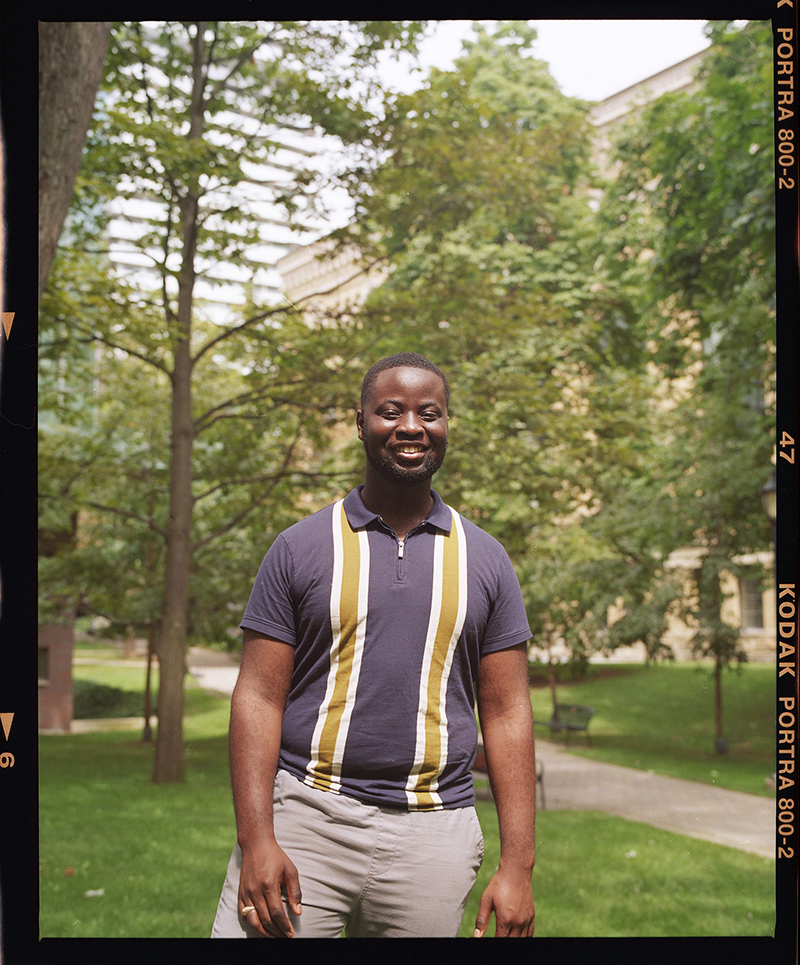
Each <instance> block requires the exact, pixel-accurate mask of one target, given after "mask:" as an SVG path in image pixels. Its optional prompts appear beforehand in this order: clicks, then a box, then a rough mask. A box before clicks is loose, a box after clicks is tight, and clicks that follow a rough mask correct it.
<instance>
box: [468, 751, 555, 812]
mask: <svg viewBox="0 0 800 965" xmlns="http://www.w3.org/2000/svg"><path fill="white" fill-rule="evenodd" d="M472 770H473V772H475V773H478V774H487V775H488V773H489V769H488V767H487V765H486V752H485V751H484V749H483V738H482V737H481V735H480V734H478V750H477V752H476V754H475V763H474V764H473V765H472ZM481 792H482V793H481ZM475 796H476V797H485V798H487V799H491V797H492V791H491V788H483V789H480V791H479V789H478V788H476V789H475ZM536 806H537V808H539V809H540V810H542V811H544V809H545V800H544V764H543V763H542V761H540V760H538V759H537V761H536Z"/></svg>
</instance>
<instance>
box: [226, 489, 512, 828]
mask: <svg viewBox="0 0 800 965" xmlns="http://www.w3.org/2000/svg"><path fill="white" fill-rule="evenodd" d="M361 488H362V487H360V486H359V487H357V488H356V489H354V490H352V492H350V493H349V494H348V495H347V496H346V497H345V498H344V499H343V500H339V501H338V502H336V503H334V504H333V505H331V506H327V507H326V508H325V509H322V510H320V511H319V512H317V513H315V514H314V515H312V516H309V517H308V518H306V519H304V520H302V521H300V522H299V523H296V524H295V525H294V526H291V527H290V528H289V529H287V530H286V531H285V532H283V533H282V534H281V535H280V536H279V537H278V538H277V539H276V541H275V542H274V543H273V545H272V546H271V547H270V549H269V552H268V553H267V555H266V556H265V558H264V561H263V562H262V564H261V567H260V568H259V571H258V576H257V578H256V582H255V585H254V587H253V590H252V593H251V595H250V600H249V602H248V604H247V609H246V611H245V615H244V617H243V619H242V624H241V625H242V627H243V628H248V629H251V630H254V631H256V632H257V633H260V634H262V635H264V636H268V637H272V638H274V639H277V640H280V641H282V642H284V643H288V644H291V645H292V646H293V647H294V648H295V661H294V672H293V675H292V681H291V688H290V692H289V697H288V700H287V704H286V709H285V712H284V718H283V734H282V739H281V755H280V766H281V767H283V768H284V769H286V770H287V771H289V772H290V773H292V774H294V775H295V776H296V777H297V778H299V779H300V780H302V781H304V782H305V783H306V784H308V785H309V786H311V787H314V788H318V789H319V790H322V791H329V792H334V793H341V794H345V795H349V796H351V797H354V798H356V799H358V800H361V801H365V802H367V803H371V804H379V805H384V806H390V807H399V808H404V809H408V810H436V809H440V808H454V807H464V806H467V805H470V804H472V803H473V801H474V790H473V785H472V773H471V768H472V764H473V762H474V758H475V749H476V742H477V725H476V721H475V709H474V708H475V681H476V679H477V677H478V672H479V667H480V660H481V657H482V656H483V655H484V654H486V653H491V652H493V651H496V650H503V649H507V648H509V647H513V646H516V645H517V644H519V643H524V642H525V641H527V640H528V639H529V637H530V630H529V628H528V621H527V617H526V614H525V608H524V605H523V602H522V593H521V592H520V587H519V582H518V580H517V576H516V574H515V572H514V569H513V567H512V565H511V561H510V560H509V558H508V555H507V554H506V552H505V550H504V549H503V547H502V546H501V545H500V544H499V543H498V542H497V540H495V539H494V538H493V537H492V536H489V534H488V533H485V532H484V531H483V530H481V529H479V528H478V527H477V526H475V525H474V524H473V523H471V522H469V521H468V520H466V519H464V518H463V517H462V516H460V515H459V514H458V513H457V512H455V510H453V509H451V508H450V507H449V506H447V505H445V503H444V502H443V501H442V499H441V498H440V496H439V495H438V493H436V492H433V493H432V495H433V500H434V505H433V509H432V510H431V512H430V513H429V514H428V516H427V517H426V519H425V520H424V521H423V522H422V523H421V524H420V525H419V526H417V527H416V528H415V529H413V530H412V531H411V532H410V533H408V535H407V536H406V537H405V539H404V540H402V541H400V540H398V538H397V536H396V534H395V533H394V531H393V530H392V529H391V528H390V527H389V526H388V525H386V524H385V523H384V522H383V520H382V519H381V518H380V517H379V516H377V515H376V514H375V513H372V512H370V510H368V509H367V507H366V506H365V505H364V503H363V502H362V500H361Z"/></svg>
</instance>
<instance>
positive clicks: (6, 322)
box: [3, 312, 16, 338]
mask: <svg viewBox="0 0 800 965" xmlns="http://www.w3.org/2000/svg"><path fill="white" fill-rule="evenodd" d="M15 315H16V312H3V328H4V329H5V330H6V338H10V337H11V325H12V324H13V322H14V316H15Z"/></svg>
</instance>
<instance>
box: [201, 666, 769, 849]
mask: <svg viewBox="0 0 800 965" xmlns="http://www.w3.org/2000/svg"><path fill="white" fill-rule="evenodd" d="M189 669H190V672H191V674H192V676H194V677H195V678H196V679H197V681H198V682H199V683H200V685H201V686H202V687H204V688H205V689H207V690H213V691H216V692H218V693H223V694H231V693H232V692H233V686H234V684H235V683H236V676H237V674H238V661H237V659H236V658H235V657H231V656H229V655H227V654H221V653H209V652H208V651H204V650H195V649H193V650H191V651H190V653H189ZM536 750H537V757H538V760H539V762H540V764H542V765H543V766H544V781H543V784H544V795H543V796H544V806H545V808H546V810H548V811H561V810H573V811H603V812H605V813H607V814H615V815H617V816H618V817H622V818H627V819H629V820H631V821H639V822H641V823H642V824H649V825H652V826H653V827H656V828H662V829H664V830H666V831H674V832H677V833H678V834H685V835H688V836H689V837H692V838H700V839H701V840H704V841H711V842H713V843H714V844H722V845H727V846H728V847H731V848H738V849H740V850H741V851H748V852H750V853H752V854H757V855H761V856H763V857H766V858H774V857H775V803H774V800H773V799H772V798H770V797H760V796H759V795H756V794H743V793H741V792H739V791H727V790H724V789H722V788H718V787H714V786H713V785H710V784H701V783H699V782H697V781H684V780H681V779H679V778H674V777H664V776H662V775H659V774H651V773H650V772H648V771H640V770H636V769H635V768H632V767H619V766H617V765H616V764H603V763H600V762H598V761H592V760H589V759H588V758H585V757H579V756H577V755H575V754H571V753H569V752H567V751H566V750H564V748H563V745H560V744H557V743H555V742H554V741H550V740H542V739H539V740H537V746H536ZM765 777H766V775H765ZM540 803H541V802H540Z"/></svg>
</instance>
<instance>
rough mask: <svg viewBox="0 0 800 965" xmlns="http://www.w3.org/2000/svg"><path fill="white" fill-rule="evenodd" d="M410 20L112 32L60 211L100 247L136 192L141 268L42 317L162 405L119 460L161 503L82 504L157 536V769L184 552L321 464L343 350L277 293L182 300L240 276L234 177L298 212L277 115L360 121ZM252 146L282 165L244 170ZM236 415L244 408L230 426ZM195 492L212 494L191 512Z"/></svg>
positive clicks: (176, 681)
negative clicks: (160, 490)
mask: <svg viewBox="0 0 800 965" xmlns="http://www.w3.org/2000/svg"><path fill="white" fill-rule="evenodd" d="M418 30H419V27H418V25H415V24H406V23H404V22H388V21H376V22H366V21H364V22H355V21H352V22H348V23H347V24H342V23H338V22H335V21H317V22H314V21H311V22H305V23H279V22H260V23H258V24H247V23H236V24H231V23H195V24H190V23H164V24H158V25H144V24H122V25H117V26H116V27H115V30H114V32H113V34H112V38H111V48H110V55H109V60H108V63H107V67H106V79H105V84H104V91H103V97H102V101H101V105H102V106H101V110H100V111H99V112H98V114H97V116H96V123H95V125H94V128H93V130H92V131H91V133H90V137H89V141H88V144H87V150H86V154H85V159H84V167H83V175H82V180H81V183H80V184H79V188H78V193H77V197H76V206H75V217H74V224H75V230H76V232H77V233H78V240H79V243H80V244H83V245H85V246H91V247H92V248H93V249H94V250H96V251H97V250H98V246H97V244H96V242H95V243H94V244H92V240H91V235H92V234H94V235H95V237H96V232H95V233H92V232H90V231H88V230H87V229H88V227H89V226H90V225H91V224H92V223H93V219H94V218H95V217H96V216H99V218H100V220H101V221H103V220H104V219H106V218H107V214H108V205H112V204H116V205H119V202H120V200H121V199H122V200H124V199H128V200H131V199H133V200H135V201H136V202H138V203H139V204H140V210H139V211H138V212H135V213H134V214H133V215H132V216H130V215H129V216H128V226H129V231H128V233H129V236H130V240H129V242H128V244H129V246H130V247H132V248H133V249H135V250H136V251H138V252H139V253H140V256H144V258H145V259H147V260H149V261H150V262H151V264H152V266H153V270H154V272H155V275H154V277H155V284H153V286H152V288H150V289H147V288H143V287H141V279H140V278H139V279H136V285H135V286H134V285H131V286H125V285H124V284H123V282H122V281H121V280H120V279H116V280H115V284H114V287H113V288H111V289H110V290H109V289H107V288H106V289H104V290H102V291H98V290H96V289H95V288H94V282H93V281H91V282H89V286H88V288H89V290H84V291H82V292H81V291H80V286H78V291H77V292H75V291H74V290H73V293H74V294H76V295H77V300H78V301H79V302H80V300H81V297H83V298H84V299H85V298H87V296H88V297H90V298H95V299H96V300H97V302H98V303H102V304H97V305H96V306H95V307H96V308H97V309H98V310H97V311H92V312H81V313H77V312H76V313H75V314H74V315H73V314H72V313H71V311H69V310H67V311H64V312H62V313H60V314H58V315H57V316H56V319H55V321H57V323H58V324H59V325H61V326H64V325H67V324H69V325H70V326H71V329H72V330H71V333H70V334H71V340H72V341H73V342H74V344H76V345H79V344H81V343H82V342H86V343H94V344H99V345H101V346H103V352H105V353H107V361H110V362H111V363H112V364H116V363H117V362H118V361H122V360H123V359H124V361H125V363H126V364H127V365H129V366H131V367H132V368H133V369H135V370H136V371H137V375H136V376H133V375H132V379H133V380H134V381H135V380H136V379H139V380H141V378H142V371H143V369H144V370H149V372H150V373H152V376H151V377H155V379H156V380H157V381H158V383H159V389H158V397H159V398H161V399H163V400H164V402H165V404H166V412H167V413H168V416H167V424H168V425H169V431H168V438H169V446H168V451H167V453H164V452H163V448H161V447H162V445H163V443H162V442H161V440H157V442H158V448H159V451H160V454H161V456H162V458H161V459H155V460H154V462H155V463H157V464H158V465H154V466H152V467H151V471H150V472H149V473H148V472H145V473H142V474H140V478H139V479H138V480H134V479H132V478H130V477H128V478H127V479H125V484H126V485H127V486H128V487H129V489H132V490H136V491H138V492H142V491H147V490H148V489H149V490H150V491H154V485H155V484H156V481H157V480H158V479H162V480H163V481H164V483H165V484H166V485H168V488H169V503H168V507H165V508H164V509H163V511H162V513H163V515H162V517H161V522H160V523H158V522H157V521H156V518H151V515H150V512H149V510H148V509H147V506H148V503H147V502H146V501H145V502H141V501H140V502H139V503H131V501H130V498H131V496H134V495H135V492H129V493H128V495H127V496H126V494H125V493H124V492H120V491H119V490H121V489H122V488H123V487H122V486H118V492H117V494H116V495H113V493H112V494H111V498H110V499H109V500H108V502H107V503H104V504H103V505H102V507H97V506H95V507H94V510H95V512H97V513H100V514H101V517H98V519H99V522H100V523H101V524H102V523H103V521H104V520H105V521H107V520H108V519H109V518H116V519H120V518H124V519H127V520H129V521H130V522H131V523H134V524H136V525H137V526H139V527H140V528H141V530H142V531H143V532H145V533H150V534H153V533H156V534H160V535H161V536H162V537H163V541H164V562H163V571H162V572H163V583H162V590H161V593H160V600H159V606H158V611H159V613H160V619H159V626H158V633H157V641H156V648H157V654H158V659H159V667H160V688H159V697H158V720H159V726H158V732H157V740H156V756H155V766H154V780H155V781H157V782H171V781H179V780H181V779H182V777H183V740H182V717H183V679H184V673H185V652H186V641H187V634H188V632H189V613H190V606H191V600H192V597H191V594H192V586H191V572H192V561H193V559H195V560H197V559H198V558H199V557H200V555H201V551H203V550H204V549H205V547H207V546H209V545H210V544H211V542H212V540H214V539H221V538H224V536H225V535H226V534H229V533H230V532H231V531H232V528H233V525H234V523H233V521H235V522H236V523H237V524H239V525H241V526H243V525H244V522H245V520H246V519H247V518H248V517H249V516H251V515H252V513H253V512H254V511H255V510H258V509H259V508H260V507H262V506H263V504H264V502H265V500H266V498H267V496H268V495H270V494H272V495H275V494H276V492H280V493H285V488H286V487H287V486H288V480H290V479H291V478H292V475H293V474H295V475H298V474H303V473H306V474H307V475H313V473H314V472H324V465H323V463H324V459H317V460H316V462H314V460H313V459H311V458H310V456H309V453H310V452H311V446H310V444H309V442H310V440H314V439H315V438H319V435H320V433H321V432H322V431H324V429H325V425H326V420H327V419H329V417H330V413H331V412H332V411H339V409H338V408H337V407H340V406H341V402H342V382H341V368H343V367H346V362H347V358H348V353H347V349H346V339H347V335H348V331H347V324H346V323H343V324H341V325H338V326H337V325H330V326H326V327H325V328H324V329H321V330H318V331H312V330H311V329H310V328H309V326H308V325H306V324H305V322H304V321H303V320H302V319H300V318H299V317H298V313H297V312H296V311H295V312H293V311H292V309H291V307H290V306H286V305H283V304H276V303H274V302H273V303H272V304H266V305H265V304H264V303H263V302H261V303H260V304H256V301H257V299H256V297H255V296H254V297H253V298H250V299H249V300H248V302H247V304H246V305H245V306H244V311H242V312H237V311H236V310H235V309H233V310H230V311H228V312H225V313H223V316H222V317H221V318H220V317H219V315H218V314H217V315H216V316H214V315H213V314H212V312H211V310H210V309H209V307H208V305H203V304H202V303H200V302H199V301H198V299H197V297H196V294H197V285H198V282H199V280H200V279H201V278H203V277H206V278H208V277H210V278H211V279H212V282H213V280H214V275H215V269H216V274H217V277H219V266H220V265H224V266H226V267H230V266H234V267H236V268H239V269H241V270H242V271H243V273H244V274H245V277H246V278H247V277H249V278H250V279H251V280H253V281H255V280H256V276H257V273H258V265H257V264H254V263H253V262H252V261H251V259H252V257H253V253H254V251H255V250H256V249H257V247H258V246H259V245H260V244H262V243H263V240H262V237H261V235H260V233H259V230H258V229H259V226H260V225H261V224H263V222H264V219H265V216H264V215H263V214H262V213H260V212H259V211H258V210H257V205H255V204H253V203H250V202H249V201H248V199H247V193H246V191H244V190H243V188H244V186H245V185H248V184H249V185H256V190H257V191H261V192H262V194H263V192H266V193H267V195H268V198H269V200H270V201H271V203H272V204H273V205H275V204H283V205H284V207H287V208H289V209H290V210H291V211H293V212H295V213H296V218H297V219H299V218H300V216H301V215H302V213H303V212H304V211H306V212H307V211H308V209H309V206H310V204H311V202H312V201H313V197H312V195H311V191H310V184H311V181H312V172H309V171H307V170H305V169H302V168H301V167H300V166H299V165H298V164H290V165H285V164H284V162H283V161H282V160H280V151H281V148H282V147H283V142H282V138H281V136H280V134H279V131H280V130H281V129H283V130H284V131H285V130H286V129H289V128H303V127H304V128H306V129H310V128H311V127H312V126H313V127H314V128H316V129H317V130H320V131H322V132H324V133H326V134H328V135H331V136H336V137H337V138H339V139H341V140H343V141H350V142H356V141H358V140H359V139H363V138H364V137H366V136H367V135H368V133H369V126H370V123H371V115H370V113H369V112H368V110H367V109H366V108H365V107H364V103H363V102H364V101H368V100H369V98H370V97H371V95H372V94H373V93H374V91H375V90H376V89H377V88H376V86H375V84H374V82H373V78H372V75H371V74H370V71H369V68H370V65H371V64H373V63H374V61H375V58H376V56H377V54H378V52H379V51H381V50H383V49H387V48H388V49H401V48H412V47H413V43H414V38H415V36H416V34H417V33H418ZM276 129H277V130H276ZM300 150H301V152H302V149H300ZM294 153H295V156H296V155H297V152H296V151H295V152H294ZM265 165H266V166H268V167H269V166H271V167H272V168H273V170H275V171H277V172H279V174H280V176H276V177H275V178H274V179H271V180H266V179H265V178H263V177H260V175H259V174H258V170H259V167H261V168H263V166H265ZM287 167H288V170H286V169H287ZM283 220H284V221H285V218H284V219H283ZM106 223H107V220H106ZM137 226H138V229H139V230H138V231H137V230H136V227H137ZM95 280H96V276H95ZM253 291H255V289H253ZM108 309H111V312H109V311H108ZM55 340H58V339H57V338H56V339H55ZM310 358H313V359H314V360H315V367H318V368H319V370H320V371H321V373H322V374H321V376H320V378H319V379H318V380H317V381H316V382H314V383H313V384H311V383H309V380H307V379H306V378H305V375H306V370H307V367H308V365H309V359H310ZM336 359H339V360H340V361H339V362H338V363H337V362H335V361H333V362H332V363H331V364H330V365H329V366H328V367H326V366H325V365H324V364H323V363H324V362H325V361H326V360H336ZM198 385H202V386H203V391H202V393H201V394H200V395H198V393H197V386H198ZM110 402H111V405H110V407H109V410H108V411H109V416H110V418H111V421H112V422H113V419H114V418H115V417H118V418H122V416H123V414H124V413H123V412H122V411H119V412H118V413H117V414H116V416H115V415H114V414H113V413H114V409H115V406H114V404H113V402H114V400H110ZM122 408H125V406H124V405H123V407H122ZM234 420H241V422H240V423H238V425H237V427H236V428H235V429H234ZM320 423H322V428H320ZM156 424H157V425H158V423H156ZM223 426H224V427H225V432H224V433H223V432H222V431H221V430H222V427H223ZM163 429H164V427H163V424H162V425H159V427H158V431H157V435H161V434H162V433H163ZM139 430H141V426H140V425H135V426H126V427H125V431H124V434H123V437H122V439H123V441H122V442H121V443H120V446H121V448H122V450H123V454H124V456H125V457H126V458H128V459H130V460H131V461H133V460H134V457H135V453H136V451H137V449H138V443H137V442H136V433H137V431H139ZM155 452H156V450H155V449H153V454H154V455H155ZM163 456H166V459H164V458H163ZM156 468H157V470H158V472H157V473H156ZM198 471H200V472H201V474H202V475H200V476H198ZM281 485H282V486H283V487H284V489H283V490H276V487H280V486H281ZM156 500H157V501H158V497H156ZM201 505H202V506H203V507H204V508H205V507H209V512H208V513H207V514H204V516H203V525H202V527H201V528H200V531H199V532H198V527H197V523H196V516H195V514H196V512H197V511H198V508H199V507H200V506H201ZM234 507H235V508H234ZM158 509H159V507H158V506H156V507H155V508H154V514H155V513H157V512H158ZM231 514H232V515H231ZM193 527H194V532H193ZM240 535H241V534H240ZM258 542H260V539H259V540H258ZM255 545H256V541H254V547H255ZM105 546H106V543H105V541H104V542H103V550H104V552H105ZM128 549H130V547H128ZM253 551H255V550H253ZM262 552H263V549H262ZM123 595H125V594H123Z"/></svg>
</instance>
